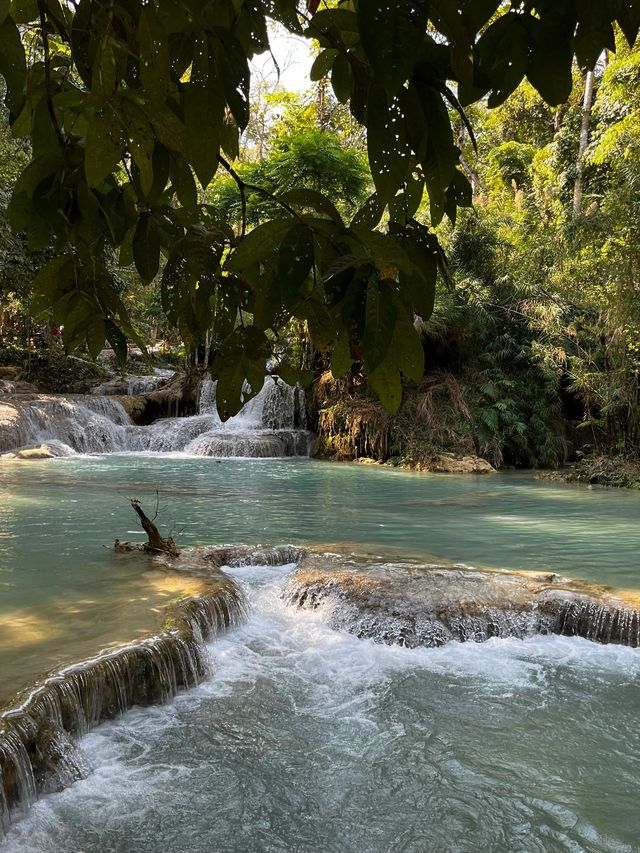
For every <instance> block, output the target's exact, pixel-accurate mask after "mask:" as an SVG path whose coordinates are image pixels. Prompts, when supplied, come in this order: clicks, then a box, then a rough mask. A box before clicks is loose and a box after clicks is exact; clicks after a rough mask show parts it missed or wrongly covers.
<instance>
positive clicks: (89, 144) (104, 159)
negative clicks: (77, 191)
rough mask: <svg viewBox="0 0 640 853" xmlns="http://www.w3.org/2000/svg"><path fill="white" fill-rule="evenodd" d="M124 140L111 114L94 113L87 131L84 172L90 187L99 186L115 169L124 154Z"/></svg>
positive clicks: (104, 111) (103, 112)
mask: <svg viewBox="0 0 640 853" xmlns="http://www.w3.org/2000/svg"><path fill="white" fill-rule="evenodd" d="M125 146H126V140H125V138H124V133H123V131H122V127H121V126H120V123H119V122H118V120H117V118H116V117H115V116H114V115H113V112H112V111H111V110H110V109H109V108H105V109H103V110H101V111H100V112H98V113H96V114H95V115H94V116H93V117H92V119H91V121H90V122H89V127H88V129H87V136H86V140H85V158H84V171H85V175H86V178H87V183H88V184H89V186H90V187H97V186H99V185H100V184H101V183H102V182H103V181H104V179H105V178H106V177H107V175H109V174H111V172H112V171H113V170H114V169H115V167H116V166H117V165H118V163H119V162H120V159H121V158H122V155H123V154H124V150H125Z"/></svg>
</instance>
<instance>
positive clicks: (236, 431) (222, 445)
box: [0, 376, 312, 458]
mask: <svg viewBox="0 0 640 853" xmlns="http://www.w3.org/2000/svg"><path fill="white" fill-rule="evenodd" d="M137 378H138V379H140V380H141V381H145V382H146V381H147V380H149V381H155V380H156V379H157V378H160V379H161V380H162V381H163V382H164V381H166V377H164V376H163V377H137ZM98 390H99V389H97V391H96V393H95V394H94V395H93V396H83V397H77V398H76V397H62V396H60V397H53V396H34V397H32V398H30V399H28V400H20V401H16V400H11V401H10V402H7V403H2V404H0V407H1V408H0V422H1V423H2V427H3V428H2V430H1V438H0V452H3V451H11V450H15V449H16V448H25V447H27V446H34V445H41V444H43V443H45V442H51V441H58V442H61V443H62V444H64V445H66V446H67V447H68V448H71V450H72V451H75V452H76V453H114V452H134V453H135V452H149V453H185V454H187V455H190V456H214V457H225V458H229V457H250V458H270V457H287V456H309V454H310V450H311V439H312V435H311V433H310V432H308V431H307V429H306V413H305V400H304V392H303V391H302V389H300V388H297V387H296V388H293V387H291V386H290V385H287V384H285V383H284V382H282V381H280V380H279V379H277V378H275V377H267V378H266V379H265V382H264V386H263V387H262V389H261V391H260V393H259V394H257V395H256V396H255V397H253V398H252V399H251V400H249V401H248V402H247V403H246V404H245V406H244V407H243V408H242V410H241V411H240V412H239V413H238V414H237V415H236V416H235V417H233V418H230V419H229V420H227V421H226V422H224V423H222V422H221V421H220V417H219V416H218V412H217V409H216V398H215V395H216V382H214V381H212V380H211V379H205V380H204V381H203V382H202V383H201V385H200V389H199V394H198V414H197V415H194V416H191V417H183V418H163V419H160V420H157V421H155V422H153V423H152V424H150V425H149V426H137V425H135V424H134V423H133V422H132V421H131V419H130V418H129V416H128V415H127V413H126V411H125V409H124V408H123V407H122V405H121V403H120V402H118V401H117V400H115V399H113V398H111V397H108V396H105V395H104V394H102V393H98ZM136 393H139V391H136ZM58 455H59V454H58ZM32 458H35V456H34V457H32Z"/></svg>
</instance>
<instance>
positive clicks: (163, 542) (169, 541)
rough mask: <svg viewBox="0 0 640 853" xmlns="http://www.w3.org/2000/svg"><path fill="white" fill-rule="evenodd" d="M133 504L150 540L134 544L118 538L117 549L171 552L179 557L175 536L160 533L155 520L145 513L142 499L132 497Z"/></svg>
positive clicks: (158, 552) (115, 545)
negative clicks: (141, 502)
mask: <svg viewBox="0 0 640 853" xmlns="http://www.w3.org/2000/svg"><path fill="white" fill-rule="evenodd" d="M131 506H132V507H133V509H134V512H135V513H136V515H137V516H138V518H139V519H140V524H141V525H142V529H143V530H144V532H145V533H146V534H147V536H148V542H145V543H144V545H132V544H131V543H130V542H121V541H120V539H116V541H115V543H114V546H113V547H114V548H115V550H116V551H147V552H150V553H153V554H169V556H171V557H178V556H179V555H180V551H179V550H178V547H177V546H176V543H175V542H174V540H173V537H171V536H167V538H166V539H165V537H164V536H162V535H161V534H160V531H159V530H158V528H157V527H156V526H155V524H154V523H153V521H152V520H151V519H150V518H148V517H147V516H146V515H145V512H144V510H143V509H142V507H141V506H140V501H139V500H137V499H136V498H131ZM156 516H157V513H156Z"/></svg>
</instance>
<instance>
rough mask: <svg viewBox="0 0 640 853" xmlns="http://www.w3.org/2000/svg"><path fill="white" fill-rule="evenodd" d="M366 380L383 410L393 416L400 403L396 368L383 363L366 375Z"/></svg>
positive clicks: (385, 362) (398, 374) (400, 387)
mask: <svg viewBox="0 0 640 853" xmlns="http://www.w3.org/2000/svg"><path fill="white" fill-rule="evenodd" d="M367 379H368V381H369V385H370V386H371V388H372V389H373V391H374V392H375V394H376V395H377V396H378V399H379V400H380V402H381V403H382V405H383V406H384V407H385V409H386V410H387V411H388V412H389V413H390V414H392V415H395V414H396V412H397V411H398V409H399V408H400V404H401V403H402V381H401V379H400V372H399V370H398V369H397V367H395V365H393V364H390V363H389V362H387V361H383V362H382V363H381V364H380V365H379V366H378V367H377V368H376V369H375V370H372V371H371V372H370V373H368V374H367Z"/></svg>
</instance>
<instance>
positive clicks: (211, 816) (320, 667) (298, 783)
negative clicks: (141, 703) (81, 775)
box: [0, 386, 640, 853]
mask: <svg viewBox="0 0 640 853" xmlns="http://www.w3.org/2000/svg"><path fill="white" fill-rule="evenodd" d="M212 393H213V389H212V388H211V387H210V386H205V387H204V388H203V389H202V395H201V404H200V414H199V415H197V416H196V417H194V418H184V419H180V422H179V421H178V419H175V420H173V419H170V420H168V421H165V422H158V423H156V424H154V425H152V426H151V427H143V428H139V427H132V426H131V425H130V424H128V423H126V422H124V423H121V424H119V423H117V420H118V417H119V416H118V417H116V416H114V415H113V413H111V414H109V416H108V417H107V416H105V415H104V414H103V413H104V410H100V409H99V408H98V409H94V408H88V411H89V412H91V413H92V414H90V415H87V416H86V417H87V418H89V419H91V418H93V417H94V416H96V415H97V416H100V417H105V420H106V421H108V423H109V424H111V426H109V427H108V429H107V428H105V432H104V434H105V435H107V434H108V435H116V436H118V435H120V436H122V435H124V436H126V439H123V441H122V443H120V444H117V445H116V446H115V447H113V446H112V445H108V446H107V447H105V445H104V443H103V444H102V445H100V446H101V447H102V448H103V449H110V450H114V449H115V450H120V451H122V450H124V449H125V448H127V450H128V452H120V453H115V454H114V453H108V454H106V455H102V456H93V457H88V456H81V455H77V454H74V455H71V456H69V457H67V458H61V459H53V460H47V461H42V462H29V463H24V462H10V461H7V462H4V463H2V464H1V465H0V673H1V674H2V684H3V687H0V696H2V695H4V696H6V695H8V693H10V692H11V690H13V689H14V688H15V687H17V686H20V685H22V684H24V683H25V682H26V681H28V680H31V679H32V678H33V677H34V676H35V675H36V674H37V673H38V672H39V671H41V670H43V669H45V668H47V667H48V666H50V665H54V664H55V665H60V664H62V663H65V662H68V661H70V660H75V659H78V658H80V657H84V656H86V655H87V654H92V653H94V652H95V651H97V649H98V648H99V647H100V646H101V645H106V644H108V643H114V642H116V641H125V640H129V639H132V638H133V637H134V636H139V635H140V634H141V633H148V631H149V630H150V624H149V623H150V621H155V622H156V624H157V621H158V620H159V619H160V615H159V612H158V610H159V608H160V605H161V604H162V603H164V602H166V601H168V600H169V598H170V597H171V596H172V595H174V594H175V592H176V591H178V590H179V589H180V584H187V583H188V582H187V580H186V579H185V577H184V576H179V577H177V576H176V575H175V574H172V573H170V572H166V571H161V570H160V569H159V568H158V567H157V566H153V565H152V564H151V563H150V562H148V561H147V560H146V558H142V557H139V556H135V557H131V556H128V555H125V556H116V555H114V554H113V552H112V551H110V550H108V549H106V548H105V547H104V546H105V545H109V544H110V543H111V542H112V541H113V539H115V538H116V537H118V538H120V539H130V540H134V541H140V540H141V539H142V535H141V532H140V531H139V530H138V529H136V525H135V520H134V516H133V513H132V511H131V508H130V506H129V503H128V498H129V497H137V498H139V499H140V500H141V501H142V504H143V506H144V507H145V509H146V510H147V511H148V512H150V513H151V514H153V513H154V512H155V505H156V489H158V502H159V511H160V514H159V518H158V521H157V523H158V524H159V525H160V526H161V528H162V529H163V530H164V531H171V532H172V533H173V535H174V536H176V538H177V540H178V543H179V544H180V545H183V546H184V545H196V544H199V543H201V544H206V543H216V542H218V543H224V542H227V543H230V542H246V543H250V544H257V543H263V544H269V543H284V542H290V543H294V544H305V543H323V544H329V543H335V544H336V546H338V545H340V546H341V548H343V547H344V546H348V547H349V548H354V549H356V550H358V551H360V552H366V551H369V552H371V553H372V554H375V555H376V557H377V558H378V560H377V564H378V565H380V559H379V558H380V556H382V559H383V562H384V560H385V559H387V558H388V561H389V563H393V562H394V561H397V560H399V559H404V558H406V559H409V558H413V559H416V558H417V559H419V560H422V561H424V562H435V563H440V564H444V565H447V564H448V565H451V564H464V565H465V566H473V567H479V568H481V567H495V568H505V569H525V570H538V571H540V570H542V571H554V572H559V573H561V574H563V575H568V576H570V577H574V578H583V579H585V580H590V581H594V582H598V583H603V584H609V585H612V586H614V587H618V588H623V589H627V590H638V589H639V588H640V567H639V566H638V562H637V554H638V550H639V548H638V546H639V545H640V534H639V533H638V526H637V519H638V515H639V513H640V494H638V493H634V492H622V491H620V492H608V491H604V490H598V489H593V490H590V489H585V488H581V487H576V486H569V485H563V484H551V483H544V482H537V481H535V480H533V479H532V478H531V477H530V476H527V475H518V474H513V475H497V476H493V477H455V476H429V475H419V474H413V473H409V472H404V471H397V470H392V469H385V468H373V467H369V466H367V467H366V468H364V467H361V466H357V465H334V464H329V463H322V462H316V461H312V460H309V459H270V460H264V459H255V458H254V459H232V458H226V457H227V455H228V451H230V450H237V449H240V450H242V449H243V448H244V447H245V445H243V444H242V442H243V441H248V442H249V445H246V446H247V447H250V449H251V450H252V451H254V452H255V450H256V447H258V448H260V447H264V444H263V443H262V442H263V441H264V440H265V439H268V441H271V439H272V436H271V435H269V436H267V434H270V433H278V431H283V430H284V431H290V432H295V433H296V434H298V435H304V436H305V441H306V436H307V434H306V433H305V432H304V430H303V429H302V427H303V426H304V424H302V423H301V420H300V411H299V406H298V407H297V408H296V406H297V404H296V402H295V396H292V395H289V397H288V401H287V404H286V406H284V405H282V406H280V405H279V404H277V400H278V399H279V398H275V397H274V401H272V402H274V405H273V407H272V402H270V401H269V400H270V395H271V393H272V389H271V388H268V389H267V391H266V392H264V394H263V397H262V399H261V400H259V401H258V402H257V403H256V402H255V401H252V402H253V408H251V407H249V408H248V409H247V410H245V412H244V413H243V414H242V415H241V416H240V417H239V420H237V421H236V422H235V424H233V425H232V426H231V428H229V425H228V424H227V425H225V426H224V428H222V427H221V425H220V424H219V423H218V422H217V420H216V416H215V413H214V412H213V410H212V408H211V403H212V400H211V395H212ZM278 393H279V392H278ZM287 393H288V392H287ZM256 399H257V398H256ZM111 402H112V401H107V400H104V402H102V401H101V400H100V398H96V403H95V404H94V405H96V406H98V407H99V406H100V405H105V404H106V405H109V404H110V403H111ZM296 411H297V414H296ZM101 412H103V413H102V414H101ZM65 417H66V416H65V415H64V413H62V414H60V413H58V414H56V416H55V418H54V420H55V421H56V422H57V423H63V422H64V418H65ZM73 420H74V417H73V415H70V416H69V418H68V420H67V423H68V424H71V423H72V422H73ZM91 423H94V422H93V421H91ZM102 426H103V427H104V424H103V425H102ZM201 426H202V427H203V428H202V429H201V428H200V427H201ZM64 429H65V430H67V432H69V429H68V428H67V426H65V427H64ZM109 430H113V433H111V432H109ZM119 430H122V432H119ZM136 430H137V431H138V432H137V433H136V432H135V431H136ZM52 431H53V430H52ZM88 431H90V430H87V429H85V435H86V434H87V432H88ZM98 431H99V430H98ZM154 431H155V433H154ZM181 431H182V432H181ZM221 433H227V434H229V442H237V443H236V444H235V445H232V444H230V443H229V442H227V444H226V445H225V449H226V451H227V453H224V452H220V450H221V447H220V446H219V445H215V443H214V442H215V441H217V440H218V439H219V438H220V434H221ZM135 434H137V435H138V436H141V435H145V436H149V435H153V434H155V435H156V437H157V441H156V439H153V440H150V441H149V443H148V444H147V445H146V447H147V448H149V449H146V450H144V452H140V451H138V452H137V453H131V438H130V436H131V435H135ZM176 434H181V437H180V438H179V439H177V438H175V437H173V438H171V439H170V440H169V439H167V436H168V435H171V436H175V435H176ZM186 434H188V435H189V436H190V437H189V438H188V440H186V441H184V442H183V438H184V437H185V435H186ZM216 434H217V435H216ZM243 434H244V435H243ZM162 436H164V439H162ZM48 437H49V438H56V437H57V438H58V439H60V440H64V439H61V437H60V434H59V433H58V435H57V436H56V435H50V436H48ZM278 437H279V440H280V441H281V442H283V441H285V440H284V439H283V438H282V435H281V434H280V435H279V436H278ZM200 439H202V445H200V446H205V447H208V449H209V450H210V451H211V450H213V451H215V455H214V456H208V455H195V454H193V452H192V451H193V447H194V445H193V442H197V441H198V440H200ZM252 439H256V441H257V442H258V444H256V443H251V440H252ZM109 440H110V439H109ZM162 440H164V441H165V443H164V444H162V445H161V446H160V447H159V446H158V443H160V442H161V441H162ZM78 441H79V439H78ZM105 441H106V439H105ZM145 441H146V439H145ZM154 442H155V443H154ZM98 444H99V442H98ZM285 444H286V442H285ZM285 444H282V443H280V444H279V448H280V449H282V448H283V447H285ZM100 446H98V447H96V448H94V451H95V450H99V449H100ZM185 448H190V449H189V450H185ZM78 449H80V450H81V449H82V447H76V450H78ZM285 449H286V447H285ZM158 450H164V451H172V452H168V453H167V452H164V453H159V452H158ZM258 455H261V454H260V453H258ZM338 550H340V549H338ZM385 555H386V556H385ZM293 570H294V567H293V566H284V567H283V566H269V567H265V566H263V567H259V566H253V567H252V566H248V567H242V568H234V569H230V570H229V571H230V572H231V574H232V575H233V576H234V577H235V578H236V579H237V580H238V582H239V583H241V584H242V585H243V586H245V587H246V590H247V595H248V597H249V600H250V608H251V609H250V616H249V618H248V620H247V621H246V623H245V624H244V625H242V626H241V627H239V628H237V629H235V630H233V631H232V632H230V633H229V634H227V635H224V636H223V637H221V638H219V639H218V640H217V641H216V642H215V643H212V644H211V645H210V646H209V647H208V648H209V654H210V656H211V659H212V664H213V669H212V672H213V674H212V675H211V676H210V677H209V678H208V679H207V680H205V682H204V683H202V684H201V685H200V687H198V688H197V689H195V690H192V691H190V692H188V693H185V694H182V695H179V696H178V697H177V699H176V700H175V701H174V702H173V703H171V704H170V705H167V706H164V707H161V708H155V709H144V710H134V711H132V712H129V713H128V714H126V715H125V716H124V717H122V718H121V719H119V720H117V721H115V722H111V723H106V724H104V725H103V726H101V727H100V728H99V729H98V730H96V731H95V732H93V733H92V734H90V735H88V736H87V737H85V738H83V740H82V741H81V747H82V750H83V752H84V754H85V756H86V760H87V761H88V763H89V766H90V767H91V768H92V771H91V772H90V773H89V775H88V776H87V778H86V779H84V780H81V781H79V782H76V783H75V784H74V785H73V786H72V787H70V788H69V789H67V790H65V791H63V792H61V793H59V794H53V795H49V796H46V797H44V798H43V799H42V800H41V801H40V802H38V803H37V804H36V806H35V807H34V809H33V810H32V812H31V814H30V816H29V817H27V818H26V819H24V820H22V821H20V822H18V823H16V824H15V825H14V826H13V827H12V828H11V829H10V831H9V834H8V835H7V837H6V838H5V839H4V841H3V842H1V843H0V851H3V853H5V851H7V853H17V851H21V852H22V851H24V852H25V853H29V851H33V853H35V851H38V853H72V851H73V853H78V851H84V853H107V851H109V853H134V851H135V853H160V851H163V853H187V851H189V853H198V851H203V853H204V851H211V850H221V851H222V850H224V851H304V853H307V851H309V853H311V851H336V853H341V851H352V850H353V851H359V853H360V851H367V853H369V851H370V853H378V852H379V853H382V851H432V850H433V851H467V850H469V851H476V850H492V851H523V853H529V851H545V853H546V851H555V850H569V851H581V850H584V851H635V850H638V849H640V811H638V809H637V802H638V798H639V797H640V766H639V765H640V758H639V756H640V729H639V727H638V725H637V720H638V714H639V712H640V688H639V687H638V678H639V676H640V651H639V650H637V649H631V648H626V647H620V646H600V645H596V644H594V643H590V642H588V641H586V640H582V639H577V638H567V637H550V636H549V637H534V638H529V639H526V640H516V639H492V640H489V641H488V642H486V643H482V644H476V643H466V644H460V643H456V642H453V643H449V644H448V645H446V646H444V647H442V648H439V649H426V648H414V649H409V648H402V647H399V646H386V645H382V644H379V643H376V642H373V640H370V639H357V638H356V637H355V636H352V635H351V634H349V633H347V632H346V631H343V630H334V629H333V628H332V627H330V624H329V623H330V621H331V620H330V619H329V618H328V614H327V613H326V612H324V611H323V608H322V606H320V607H319V608H318V609H317V610H313V611H304V610H300V609H298V608H297V607H295V606H292V605H290V604H287V603H286V600H285V598H283V593H284V592H285V591H286V589H287V586H288V584H289V582H290V575H291V573H292V572H293ZM189 583H193V584H195V585H196V587H197V584H198V581H197V580H194V581H192V582H191V581H189ZM193 591H197V589H196V588H194V589H193ZM145 599H146V601H145Z"/></svg>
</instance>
